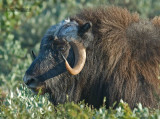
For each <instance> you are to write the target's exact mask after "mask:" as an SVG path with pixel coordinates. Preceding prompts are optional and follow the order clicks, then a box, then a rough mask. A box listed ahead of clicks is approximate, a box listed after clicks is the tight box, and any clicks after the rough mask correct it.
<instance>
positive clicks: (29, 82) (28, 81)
mask: <svg viewBox="0 0 160 119" xmlns="http://www.w3.org/2000/svg"><path fill="white" fill-rule="evenodd" d="M34 81H35V79H33V78H31V79H28V80H27V82H26V85H30V84H31V83H33V82H34Z"/></svg>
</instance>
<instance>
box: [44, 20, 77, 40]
mask: <svg viewBox="0 0 160 119" xmlns="http://www.w3.org/2000/svg"><path fill="white" fill-rule="evenodd" d="M77 33H78V23H77V22H75V21H70V19H67V20H63V21H61V22H60V23H58V24H57V25H54V26H52V27H51V28H49V29H48V31H47V33H46V35H53V36H58V37H64V38H66V40H67V41H70V40H71V39H77V36H78V35H77Z"/></svg>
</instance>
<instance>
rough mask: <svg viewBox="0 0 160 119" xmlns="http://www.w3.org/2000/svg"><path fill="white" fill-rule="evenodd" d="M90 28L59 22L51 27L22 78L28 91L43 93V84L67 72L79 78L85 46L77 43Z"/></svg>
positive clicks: (87, 25)
mask: <svg viewBox="0 0 160 119" xmlns="http://www.w3.org/2000/svg"><path fill="white" fill-rule="evenodd" d="M90 27H91V24H90V23H86V24H84V26H81V27H80V26H79V25H78V24H77V23H76V22H75V21H62V22H61V23H59V24H58V25H55V26H52V27H51V28H50V29H49V30H48V31H47V33H46V34H45V36H44V37H43V39H42V41H41V46H40V51H39V54H38V56H37V57H35V59H34V61H33V62H32V64H31V65H30V67H29V68H28V70H27V71H26V74H25V76H24V78H23V80H24V83H25V84H26V85H27V87H28V88H30V89H32V90H33V91H34V92H38V91H39V89H42V90H43V92H42V93H45V82H46V81H48V80H54V78H55V77H58V76H59V75H63V74H64V73H68V72H69V73H70V74H72V75H76V74H78V73H79V72H80V71H81V70H82V69H83V66H84V64H85V60H86V51H85V46H84V44H83V43H79V41H82V35H83V34H84V33H85V32H87V31H88V30H89V29H90ZM83 31H85V32H84V33H83ZM72 67H73V68H72Z"/></svg>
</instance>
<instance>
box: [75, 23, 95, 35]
mask: <svg viewBox="0 0 160 119" xmlns="http://www.w3.org/2000/svg"><path fill="white" fill-rule="evenodd" d="M91 28H92V23H91V22H87V23H85V24H83V25H82V26H80V27H79V29H78V34H79V35H80V36H82V35H83V34H85V33H86V32H88V31H89V29H91Z"/></svg>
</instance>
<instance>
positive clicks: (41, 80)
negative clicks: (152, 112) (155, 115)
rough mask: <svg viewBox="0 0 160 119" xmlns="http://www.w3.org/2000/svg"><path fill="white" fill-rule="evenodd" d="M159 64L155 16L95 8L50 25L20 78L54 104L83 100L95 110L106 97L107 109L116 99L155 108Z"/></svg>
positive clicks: (159, 31) (158, 28) (158, 24)
mask: <svg viewBox="0 0 160 119" xmlns="http://www.w3.org/2000/svg"><path fill="white" fill-rule="evenodd" d="M33 55H34V53H33ZM34 57H35V56H34ZM159 64H160V17H155V18H154V19H152V20H144V19H140V18H139V16H138V14H136V13H133V14H131V13H129V12H128V11H127V10H126V9H122V8H119V7H103V8H102V7H99V8H96V9H84V10H82V11H81V12H80V13H78V14H76V15H75V16H73V17H70V18H69V19H67V20H64V21H62V22H60V23H59V24H56V25H54V26H52V27H51V28H49V30H48V31H47V32H46V34H45V35H44V37H43V38H42V41H41V45H40V51H39V54H38V56H37V57H35V59H34V61H33V63H32V64H31V66H30V67H29V68H28V70H27V71H26V74H25V76H24V79H23V80H24V83H25V84H26V85H27V86H28V88H30V89H32V90H33V92H35V93H37V92H38V91H39V90H40V89H41V90H42V92H41V94H44V93H49V95H50V101H51V102H52V103H53V104H54V105H56V104H58V103H65V102H66V101H67V100H69V101H74V102H75V103H77V102H79V101H82V100H84V101H85V103H88V104H89V105H93V106H94V107H95V108H99V107H100V106H101V105H102V103H103V99H104V97H106V107H107V108H109V106H112V105H113V103H114V102H117V104H118V102H119V101H120V100H121V99H123V100H124V101H125V102H127V103H128V104H129V105H130V107H131V108H132V109H133V108H134V107H136V105H137V103H142V105H143V106H147V107H151V108H158V103H159V101H158V100H159V94H160V89H159V87H160V80H159V79H158V76H159ZM66 95H68V98H67V96H66Z"/></svg>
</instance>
